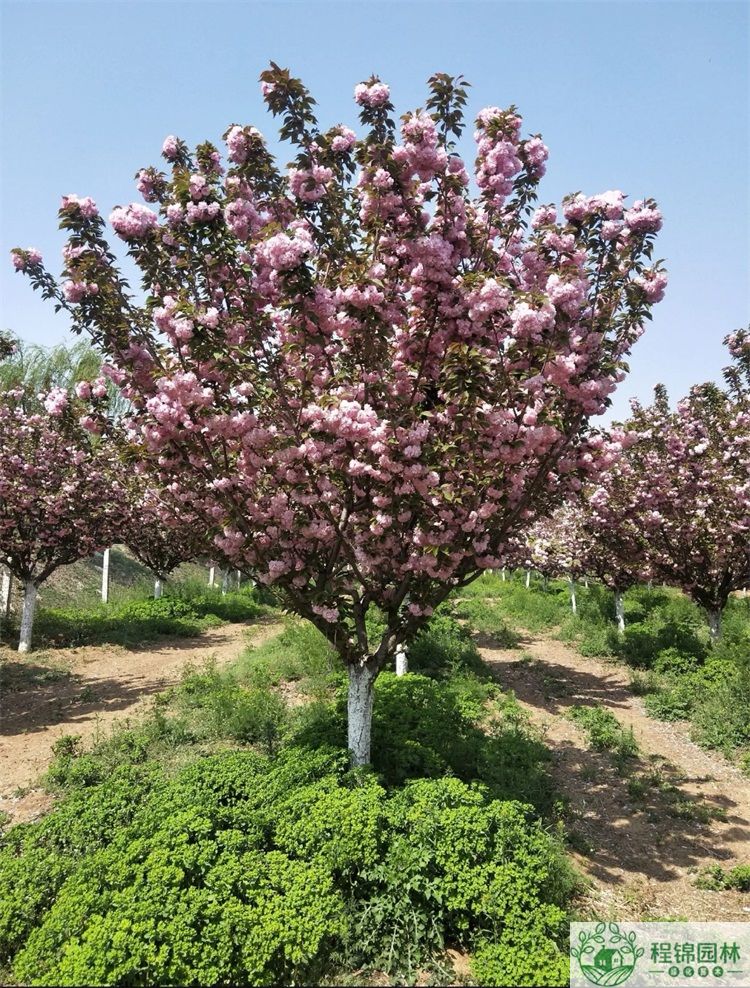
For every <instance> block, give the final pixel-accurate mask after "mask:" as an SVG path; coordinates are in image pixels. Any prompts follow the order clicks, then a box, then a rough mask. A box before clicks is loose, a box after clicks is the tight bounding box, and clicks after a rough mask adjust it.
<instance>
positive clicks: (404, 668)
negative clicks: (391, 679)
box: [396, 645, 409, 676]
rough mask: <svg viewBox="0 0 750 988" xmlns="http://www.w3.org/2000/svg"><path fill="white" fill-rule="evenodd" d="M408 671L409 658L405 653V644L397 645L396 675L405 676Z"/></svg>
mask: <svg viewBox="0 0 750 988" xmlns="http://www.w3.org/2000/svg"><path fill="white" fill-rule="evenodd" d="M408 671H409V658H408V656H407V654H406V646H405V645H399V646H398V647H397V648H396V675H397V676H405V675H406V673H407V672H408Z"/></svg>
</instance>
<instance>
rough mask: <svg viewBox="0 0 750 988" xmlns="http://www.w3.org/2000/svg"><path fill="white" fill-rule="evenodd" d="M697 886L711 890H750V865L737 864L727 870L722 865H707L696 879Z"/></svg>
mask: <svg viewBox="0 0 750 988" xmlns="http://www.w3.org/2000/svg"><path fill="white" fill-rule="evenodd" d="M695 884H696V887H697V888H699V889H707V890H708V891H710V892H721V891H723V890H724V889H734V890H735V891H737V892H750V865H735V867H734V868H730V869H729V870H728V871H725V870H724V869H723V868H722V867H721V865H707V866H706V867H705V868H702V869H701V871H700V872H699V873H698V877H697V878H696V879H695Z"/></svg>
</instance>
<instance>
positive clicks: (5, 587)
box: [0, 569, 13, 624]
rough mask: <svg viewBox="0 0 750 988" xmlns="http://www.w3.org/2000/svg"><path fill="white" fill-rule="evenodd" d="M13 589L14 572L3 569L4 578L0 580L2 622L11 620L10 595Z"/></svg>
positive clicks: (0, 619)
mask: <svg viewBox="0 0 750 988" xmlns="http://www.w3.org/2000/svg"><path fill="white" fill-rule="evenodd" d="M12 590H13V574H12V573H11V572H10V570H7V569H4V570H3V578H2V581H1V582H0V624H2V623H3V622H5V623H7V622H8V621H9V620H10V595H11V592H12Z"/></svg>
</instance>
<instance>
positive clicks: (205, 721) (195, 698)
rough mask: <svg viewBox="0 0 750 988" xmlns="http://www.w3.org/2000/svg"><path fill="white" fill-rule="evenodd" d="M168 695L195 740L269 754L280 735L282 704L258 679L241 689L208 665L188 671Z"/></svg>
mask: <svg viewBox="0 0 750 988" xmlns="http://www.w3.org/2000/svg"><path fill="white" fill-rule="evenodd" d="M171 695H172V698H173V704H174V706H175V708H176V709H177V711H178V712H179V713H181V714H182V715H183V716H184V717H185V718H186V719H187V720H188V721H189V722H190V724H191V725H192V728H193V731H194V732H196V733H197V734H198V735H199V736H203V737H208V738H212V739H217V738H231V739H233V740H235V741H240V742H243V743H246V744H253V743H262V744H264V745H265V747H266V749H267V751H268V753H269V754H273V752H274V750H275V749H276V747H277V746H278V743H279V741H280V738H281V736H282V734H283V732H284V728H285V725H286V719H287V717H286V703H285V702H284V700H283V698H282V697H280V696H279V695H278V693H274V692H273V691H272V690H271V689H270V687H269V686H268V685H267V684H265V683H263V682H262V681H259V680H258V679H256V680H255V681H254V682H252V683H251V684H250V685H249V686H243V685H241V684H240V683H239V682H237V680H236V678H235V676H234V675H233V674H232V673H231V672H227V671H222V670H219V669H217V667H216V664H215V663H212V662H208V663H206V664H205V665H204V667H203V668H202V669H200V670H196V669H190V668H188V670H187V671H186V672H185V674H184V675H183V678H182V682H181V683H180V685H179V687H178V688H177V689H175V690H173V691H172V694H171Z"/></svg>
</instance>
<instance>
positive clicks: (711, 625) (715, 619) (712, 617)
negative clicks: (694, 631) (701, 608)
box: [706, 610, 721, 642]
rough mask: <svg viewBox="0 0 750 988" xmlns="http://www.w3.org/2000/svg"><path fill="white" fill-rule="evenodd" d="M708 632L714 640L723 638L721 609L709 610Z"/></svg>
mask: <svg viewBox="0 0 750 988" xmlns="http://www.w3.org/2000/svg"><path fill="white" fill-rule="evenodd" d="M706 613H707V616H708V633H709V635H710V637H711V641H712V642H717V641H719V639H720V638H721V611H720V610H715V611H707V612H706Z"/></svg>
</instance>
